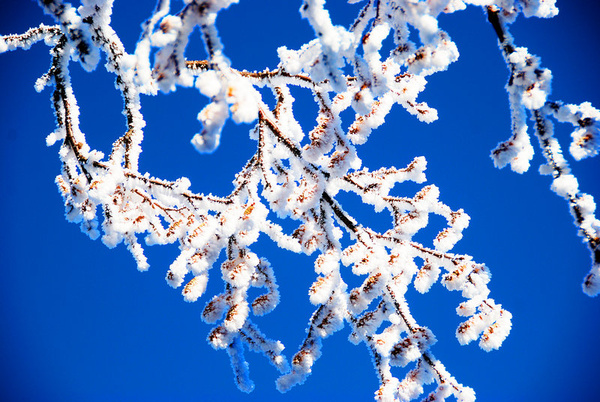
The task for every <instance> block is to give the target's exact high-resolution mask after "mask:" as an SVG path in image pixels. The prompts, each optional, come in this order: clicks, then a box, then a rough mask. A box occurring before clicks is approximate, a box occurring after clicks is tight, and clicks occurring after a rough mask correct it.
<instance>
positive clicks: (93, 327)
mask: <svg viewBox="0 0 600 402" xmlns="http://www.w3.org/2000/svg"><path fill="white" fill-rule="evenodd" d="M121 3H125V4H121ZM121 3H120V2H119V1H117V4H116V5H115V8H114V17H113V20H114V24H113V27H114V28H115V30H116V31H117V33H119V34H120V35H121V38H122V40H123V42H124V44H125V46H126V48H127V50H129V51H133V48H134V45H135V41H136V40H137V37H138V35H139V30H138V28H137V27H138V26H139V23H141V22H142V21H143V20H144V19H145V18H146V17H147V16H148V15H149V14H150V12H151V10H152V8H153V7H154V2H153V1H139V2H131V1H129V2H121ZM174 3H175V6H176V7H178V6H179V3H178V2H174ZM327 3H328V4H330V7H331V8H332V9H333V10H334V12H335V10H337V9H341V8H342V7H346V8H348V9H349V10H350V12H347V13H340V14H339V16H338V17H337V19H336V17H334V22H336V23H340V24H344V25H346V24H347V23H348V22H349V21H350V16H351V15H352V14H353V13H355V12H356V10H357V9H358V6H356V5H355V6H352V5H344V3H345V2H344V1H342V0H335V1H333V0H330V1H328V2H327ZM134 4H135V5H134ZM298 7H299V1H295V0H287V1H275V0H255V1H249V0H241V1H240V4H239V5H234V6H232V7H231V8H230V9H229V10H227V11H225V12H223V13H222V14H221V15H220V16H219V19H218V26H219V28H220V30H221V37H222V39H223V42H224V43H225V46H226V48H225V51H226V54H227V55H228V56H229V57H230V59H231V60H232V64H233V66H234V67H236V68H246V69H262V68H263V67H265V66H267V67H270V68H274V67H275V66H276V63H277V60H276V52H275V50H276V48H277V47H278V46H281V45H287V46H288V47H290V48H297V47H298V46H300V45H301V44H302V43H303V42H304V41H305V40H307V39H308V38H310V37H311V36H312V32H311V30H310V28H309V26H308V24H307V22H306V21H303V20H301V19H300V17H299V13H298V11H297V10H298ZM558 7H559V9H560V14H559V15H558V17H556V18H554V19H552V20H537V19H529V20H525V19H523V18H522V17H520V19H519V20H518V22H517V23H515V24H514V26H513V29H512V32H513V34H514V36H515V38H516V42H517V44H519V45H522V46H527V47H529V49H530V51H531V52H532V53H534V54H537V55H538V56H541V57H542V65H543V66H545V67H548V68H550V69H551V70H552V72H553V76H554V80H553V95H552V96H551V98H552V99H555V100H563V101H565V102H568V103H581V102H583V101H590V102H592V104H593V105H594V106H596V107H600V94H599V91H598V90H599V89H600V81H599V80H600V77H599V76H598V74H597V71H598V62H599V59H598V50H599V46H598V42H597V41H598V38H599V37H600V28H599V27H600V25H599V24H598V21H597V19H598V15H599V12H600V7H599V6H598V5H597V4H596V2H593V1H583V0H578V1H575V0H569V1H568V0H563V1H559V2H558ZM332 14H333V12H332ZM41 22H46V23H52V21H51V20H49V19H48V17H46V16H44V15H43V14H42V12H41V10H40V9H39V8H38V6H37V4H36V3H35V2H32V1H26V0H23V1H18V2H17V1H13V0H9V1H4V2H2V5H0V34H8V33H21V32H24V31H25V30H26V29H27V28H29V27H31V26H36V25H38V24H39V23H41ZM440 25H441V27H442V28H443V29H445V30H446V31H447V32H448V33H449V34H450V36H451V37H452V38H453V39H454V40H455V42H456V43H457V45H458V48H459V51H460V53H461V56H460V59H459V61H458V62H456V63H454V64H452V65H451V66H450V69H449V71H447V72H444V73H439V74H435V75H434V76H432V77H430V79H429V84H428V87H427V89H426V90H425V92H424V93H423V94H422V95H421V100H425V101H427V102H428V103H429V104H430V105H431V106H433V107H435V108H437V109H438V112H439V116H440V118H439V120H438V121H437V122H435V123H433V124H431V125H426V124H424V123H419V122H418V121H416V119H414V118H413V117H412V116H409V115H408V114H407V113H406V112H405V111H403V110H401V109H400V108H395V109H394V110H393V112H392V114H391V115H390V116H389V118H388V121H387V123H386V125H385V126H384V127H383V128H382V129H380V130H378V131H376V132H375V133H374V134H373V135H372V136H371V138H370V140H369V142H368V143H367V144H366V145H364V146H361V147H359V149H358V152H359V155H360V157H361V158H362V160H363V163H364V165H365V166H367V167H369V168H371V169H376V168H379V167H382V166H392V165H395V166H398V167H400V166H404V165H406V164H407V163H408V162H409V161H410V160H412V158H413V157H415V156H419V155H424V156H425V157H426V158H427V160H428V170H427V176H428V179H429V180H428V182H429V183H435V184H436V185H437V186H438V187H439V188H440V191H441V196H440V199H441V200H442V201H443V202H445V203H446V204H447V205H449V206H450V207H452V208H454V209H458V208H463V209H464V210H465V211H466V212H467V213H468V214H469V215H470V216H471V224H470V227H469V228H468V229H467V230H466V231H465V232H464V238H463V239H462V240H461V241H460V242H459V243H458V244H457V246H456V247H455V249H454V251H456V252H460V253H466V254H471V255H472V256H473V257H474V258H475V259H476V260H477V261H480V262H484V263H486V264H487V265H488V267H489V268H490V269H491V271H492V274H493V277H492V282H491V283H490V288H491V290H492V294H491V296H492V297H493V298H494V299H495V300H496V301H497V302H499V303H502V304H503V306H504V307H505V308H506V309H508V310H509V311H511V312H512V314H513V330H512V332H511V334H510V336H509V337H508V339H507V340H506V341H505V343H504V345H503V346H502V347H501V348H500V350H498V351H494V352H491V353H486V352H484V351H482V350H480V349H479V348H478V347H477V346H476V345H474V344H473V345H469V346H460V345H459V344H458V341H457V340H456V338H455V336H454V331H455V329H456V326H457V325H458V323H459V322H460V317H458V316H456V314H455V312H454V309H455V307H456V306H457V305H458V303H459V302H460V301H461V299H460V297H459V295H458V294H454V293H452V294H451V293H449V292H447V291H446V290H445V289H444V288H443V287H442V286H441V285H439V284H437V285H434V287H433V289H432V290H431V291H430V292H429V293H427V294H425V295H420V294H418V293H417V292H415V291H414V290H413V291H410V292H409V293H408V295H407V296H408V301H409V304H410V305H411V307H412V309H413V313H414V315H415V318H416V319H417V320H418V321H419V322H420V323H421V324H423V325H426V326H429V327H430V328H431V329H432V330H433V332H434V333H435V334H436V336H437V339H438V343H437V344H436V345H435V346H434V347H433V353H434V355H435V356H436V357H437V358H439V359H440V360H441V361H442V362H443V363H444V364H445V365H446V368H447V369H448V370H449V371H450V372H451V373H452V374H453V375H454V376H455V377H456V379H457V380H458V381H459V382H461V383H463V384H465V385H468V386H471V387H472V388H474V389H475V391H476V393H477V395H478V400H480V401H541V400H546V401H565V400H591V399H590V398H591V395H597V392H596V388H597V386H598V385H597V381H598V375H599V374H600V369H599V364H600V343H599V342H598V338H597V334H598V332H599V331H600V320H599V317H600V299H598V298H595V299H592V298H589V297H587V296H585V295H584V294H583V293H582V292H581V288H580V283H581V280H582V278H583V276H584V275H585V274H586V273H587V271H588V269H589V265H590V258H589V254H588V251H587V249H586V247H585V246H584V244H583V243H581V241H580V239H579V238H578V237H577V236H576V230H575V227H574V226H573V224H572V218H571V216H570V215H569V213H568V209H567V205H566V203H565V202H564V201H563V200H562V199H560V198H559V197H558V196H556V195H555V194H554V193H551V192H550V190H549V186H550V180H549V178H548V177H543V176H540V175H539V174H538V173H537V166H539V164H540V163H541V162H542V157H541V154H540V152H539V150H537V148H536V152H537V154H536V156H535V158H534V160H533V167H532V169H531V171H529V172H527V173H525V174H523V175H517V174H515V173H512V172H511V171H509V170H506V169H505V170H498V169H495V168H494V167H493V163H492V161H491V159H490V158H489V153H490V150H491V149H493V148H494V147H495V146H496V144H497V143H498V142H500V141H504V140H506V139H507V138H508V137H509V135H510V133H509V128H510V119H509V112H508V103H507V95H506V92H505V91H504V85H505V83H506V80H507V76H508V71H507V69H506V67H505V65H504V63H503V61H502V59H501V55H500V52H499V50H498V48H497V45H496V38H495V35H494V33H493V30H492V28H491V27H490V26H489V24H488V23H487V22H486V18H485V15H484V13H483V12H482V11H481V10H480V9H478V8H475V7H471V8H470V9H468V10H467V11H464V12H460V13H456V14H455V15H449V16H443V17H441V19H440ZM194 40H195V41H196V45H193V46H192V47H191V48H190V49H189V52H188V54H187V56H188V58H195V57H198V58H202V57H203V55H202V50H201V46H200V45H199V37H197V36H196V37H194ZM49 63H50V58H49V56H48V48H47V47H46V46H45V45H43V44H38V45H36V46H34V48H32V49H31V50H30V51H27V52H25V51H17V52H11V53H8V54H2V55H0V88H2V93H1V95H0V104H1V106H2V107H0V135H1V138H2V140H3V141H2V146H1V147H0V152H1V155H0V169H1V172H2V176H1V177H2V191H1V193H0V194H1V197H0V226H1V227H2V228H3V229H4V230H3V233H2V240H1V241H0V253H1V261H2V263H1V264H0V267H1V270H2V280H1V281H0V320H1V321H0V322H1V323H2V324H1V330H0V370H1V373H0V374H1V375H0V400H6V401H12V400H15V401H17V400H18V401H105V400H119V401H163V400H164V401H167V400H172V401H185V400H197V401H217V400H219V401H221V400H240V401H246V400H248V401H250V400H251V401H270V400H273V401H276V400H286V401H288V400H311V401H314V402H316V401H328V400H334V399H335V400H344V401H365V400H372V395H373V392H374V391H375V390H376V389H377V379H376V376H375V373H374V370H373V368H372V365H371V362H370V358H369V355H368V352H367V350H366V348H365V347H364V345H359V346H354V345H352V344H350V343H349V342H348V341H347V340H346V338H347V336H348V334H349V331H348V329H344V330H342V331H340V332H338V333H336V334H334V335H333V337H330V338H328V339H327V340H325V342H324V349H323V357H322V358H321V359H320V360H318V361H317V363H316V364H315V366H314V368H313V374H312V375H311V376H310V377H309V379H308V381H307V382H306V383H305V384H304V385H302V386H299V387H296V388H294V389H293V390H292V391H290V392H289V393H287V394H284V395H281V394H279V393H278V392H277V391H276V390H275V386H274V381H275V379H276V378H277V375H276V374H277V373H276V372H275V370H273V369H272V368H271V366H270V365H269V364H268V363H267V362H266V360H265V359H264V358H263V357H261V356H258V355H255V354H253V353H251V352H247V356H248V358H249V361H250V364H251V376H252V379H253V380H254V381H255V383H256V389H255V391H254V392H253V393H252V394H250V395H246V394H243V393H241V392H240V391H238V390H237V389H236V388H235V385H234V383H233V379H232V373H231V369H230V367H229V360H228V358H227V355H226V354H225V353H224V352H222V351H219V352H217V351H214V350H213V349H212V348H211V347H210V346H208V344H207V343H206V341H205V338H206V334H207V332H208V331H209V329H210V327H209V326H208V325H206V324H204V323H202V322H201V320H200V313H201V311H202V308H203V306H204V301H205V300H206V296H205V297H204V299H201V300H199V301H198V302H196V303H193V304H188V303H185V302H184V301H183V300H182V297H181V294H180V292H179V291H178V290H177V291H176V290H173V289H171V288H170V287H169V286H167V284H166V283H165V281H164V276H165V272H166V269H167V267H168V265H169V264H170V262H171V261H172V259H173V258H174V257H175V256H176V249H175V248H168V247H166V248H165V247H160V248H157V247H154V248H149V249H147V255H148V257H149V262H150V264H151V267H150V270H149V272H146V273H140V272H138V271H137V270H136V268H135V263H134V261H133V259H132V258H131V256H130V255H129V253H128V252H127V250H126V249H125V247H124V246H123V245H120V246H118V247H117V248H116V249H114V250H108V249H107V248H106V247H105V246H104V245H103V244H102V243H101V242H100V241H95V242H93V241H90V240H89V239H88V238H87V237H86V236H84V235H83V234H81V233H80V230H79V228H78V226H77V225H73V224H70V223H68V222H66V221H65V219H64V217H63V205H62V204H63V203H62V199H61V197H60V196H59V194H58V192H57V190H56V186H55V184H54V178H55V176H56V175H57V174H58V173H59V172H60V164H59V160H58V157H57V155H56V153H57V152H58V147H57V146H55V147H51V148H47V147H46V146H45V137H46V135H47V134H48V133H50V132H51V131H53V129H54V126H55V123H54V121H53V116H52V112H51V109H50V102H49V96H50V92H51V91H50V90H48V89H47V90H46V91H44V92H43V93H41V94H38V93H36V92H35V91H34V89H33V84H34V82H35V79H36V78H38V77H39V76H40V75H42V74H43V73H44V72H46V70H47V68H48V66H49ZM72 66H73V68H72V70H73V71H74V72H73V83H74V88H75V91H76V96H77V98H78V100H79V103H80V105H81V107H82V117H81V121H82V129H83V131H84V132H85V133H86V135H87V138H88V140H89V143H90V145H91V146H93V147H97V148H98V149H100V150H103V151H106V150H108V149H110V145H111V143H112V141H113V140H114V139H116V138H117V137H118V136H120V135H121V134H122V132H123V129H124V127H125V126H124V119H123V117H122V116H121V114H120V111H121V99H120V96H119V94H118V93H117V92H116V91H115V90H114V89H113V81H114V78H113V77H112V76H110V75H109V74H107V73H106V72H105V71H103V70H102V69H101V68H100V69H99V70H97V71H96V72H95V73H93V74H91V75H90V74H88V73H84V72H82V71H81V69H80V68H79V67H78V66H76V65H72ZM306 98H307V99H309V97H308V96H307V97H306ZM298 99H299V102H300V101H301V97H300V96H298ZM309 100H310V99H309ZM204 102H205V100H204V99H203V98H202V97H201V96H200V95H198V94H197V93H195V92H193V91H191V90H178V91H177V92H176V93H175V94H171V95H168V96H165V95H160V96H158V97H156V98H144V100H143V104H142V106H143V109H142V112H143V113H144V115H145V117H146V120H147V123H148V125H147V127H146V129H145V140H144V143H143V147H144V152H143V154H142V156H141V162H140V171H142V172H144V171H149V172H151V173H152V174H153V175H154V176H157V177H162V178H165V179H176V178H178V177H181V176H187V177H189V178H190V179H191V182H192V190H194V191H196V192H204V193H208V192H213V193H215V194H220V195H225V194H227V193H228V192H229V191H230V190H231V181H232V180H233V175H234V174H235V173H236V172H237V171H238V170H239V168H240V167H241V166H242V164H243V163H244V162H245V161H246V160H247V159H248V158H249V157H250V156H251V155H252V153H253V152H254V143H253V142H252V141H251V140H249V139H248V136H247V132H248V130H249V128H250V126H244V125H242V126H236V125H235V124H233V123H231V124H228V125H227V126H226V129H225V131H224V133H223V137H222V141H221V144H222V145H221V147H220V148H219V149H218V150H217V151H216V152H215V153H214V154H212V155H199V154H198V153H196V151H195V150H194V149H193V147H192V146H191V145H190V143H189V141H190V139H191V137H192V135H193V134H194V133H195V132H197V130H198V123H197V120H196V114H197V112H198V111H199V110H200V109H201V108H202V106H203V104H204ZM296 108H297V109H296V110H298V111H299V112H300V114H303V113H306V114H309V113H312V112H313V111H314V110H313V109H311V108H312V105H310V108H308V109H306V110H304V109H302V108H301V107H300V106H299V105H298V106H296ZM311 119H312V117H310V118H309V119H308V120H307V122H310V121H311ZM557 137H558V139H559V141H560V142H561V144H562V145H563V148H565V149H566V148H567V147H568V141H569V139H570V138H569V128H568V127H566V126H560V127H558V129H557ZM570 161H571V160H570ZM572 167H573V170H574V172H575V174H576V175H577V176H578V178H579V180H580V188H581V189H583V190H584V191H587V192H589V193H591V194H593V195H594V196H595V197H596V198H597V200H598V198H600V181H599V175H598V173H599V172H600V161H599V160H598V158H596V159H592V160H586V161H582V162H579V163H574V164H572ZM417 189H418V188H417V187H416V186H407V187H406V188H403V187H401V186H400V187H399V188H397V190H398V191H399V192H402V191H404V190H405V191H406V194H408V195H411V196H412V195H413V194H414V192H415V191H416V190H417ZM348 198H349V197H348ZM342 200H343V198H342ZM347 201H348V202H352V200H351V199H348V200H347ZM350 205H351V206H350V207H348V208H349V210H351V211H352V212H353V213H354V214H355V215H356V216H358V217H359V219H362V220H363V221H366V222H369V223H370V224H372V226H373V227H374V228H384V227H386V225H387V224H388V222H389V221H388V220H387V216H379V215H377V214H374V213H372V212H371V211H370V210H369V209H368V208H361V207H360V206H358V205H355V204H350ZM434 224H435V222H434ZM367 225H368V224H367ZM428 241H430V240H428ZM259 245H260V246H261V247H262V246H264V252H262V253H259V254H261V255H264V256H266V257H267V258H268V259H269V260H270V261H271V263H272V265H273V267H274V269H275V272H276V276H277V278H278V283H279V285H280V290H281V294H282V301H281V304H280V305H279V306H278V308H277V309H276V310H275V311H274V312H273V313H271V314H269V315H267V316H265V317H263V318H261V319H260V321H259V322H260V323H261V324H264V325H265V326H266V328H268V329H269V330H270V331H272V332H273V333H274V334H277V335H278V336H280V337H281V338H280V339H281V340H282V341H283V342H284V344H285V345H286V350H287V351H288V356H291V355H292V354H293V353H294V351H295V350H296V349H297V347H298V345H299V343H300V342H301V341H302V339H303V336H304V328H305V326H306V323H307V320H308V318H309V316H310V313H311V311H312V308H311V305H310V304H309V302H308V297H307V289H308V287H309V286H310V284H311V283H312V281H313V280H314V277H315V274H314V273H313V272H312V269H313V268H312V258H308V257H305V256H296V255H290V254H288V253H282V252H278V250H275V249H273V247H271V246H269V245H268V241H266V240H261V241H259ZM256 250H257V249H255V251H256ZM218 277H219V275H218V274H217V272H216V271H214V273H213V275H212V278H211V281H210V282H209V289H208V294H209V295H210V294H214V293H215V292H220V291H221V288H222V284H221V281H220V279H219V278H218ZM396 373H398V375H399V376H400V378H402V376H403V374H402V371H401V370H399V371H397V372H396Z"/></svg>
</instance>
